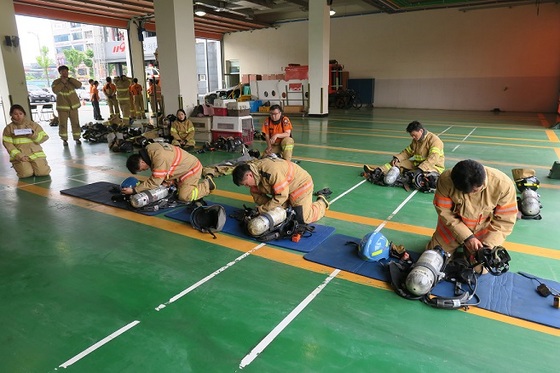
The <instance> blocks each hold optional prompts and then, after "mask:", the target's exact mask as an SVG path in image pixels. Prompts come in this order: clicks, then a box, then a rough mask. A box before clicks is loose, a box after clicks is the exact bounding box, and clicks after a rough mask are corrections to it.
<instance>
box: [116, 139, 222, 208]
mask: <svg viewBox="0 0 560 373" xmlns="http://www.w3.org/2000/svg"><path fill="white" fill-rule="evenodd" d="M126 167H127V168H128V170H129V171H130V172H131V173H133V174H136V173H137V172H141V171H146V170H149V169H151V170H152V175H151V176H150V177H149V178H148V179H147V180H145V181H143V182H141V183H140V184H138V185H137V186H136V187H134V188H123V189H122V193H123V194H135V193H139V192H142V191H145V190H150V189H154V188H157V187H159V186H160V185H170V184H175V185H176V186H177V191H178V194H179V200H181V201H185V202H193V201H197V200H199V199H201V198H203V197H205V196H207V195H208V194H210V193H211V192H212V190H214V189H216V184H215V183H214V181H213V180H212V178H211V177H209V176H207V177H206V178H205V180H202V181H200V176H201V175H202V164H201V163H200V161H199V160H198V158H196V157H195V156H194V155H192V154H189V153H187V152H186V151H184V150H183V149H181V148H179V147H177V146H173V145H170V144H166V143H153V144H149V145H148V146H146V147H145V148H143V149H141V150H140V151H139V152H138V153H137V154H133V155H131V156H130V157H128V160H127V162H126Z"/></svg>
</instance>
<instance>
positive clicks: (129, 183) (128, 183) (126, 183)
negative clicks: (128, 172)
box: [121, 176, 140, 189]
mask: <svg viewBox="0 0 560 373" xmlns="http://www.w3.org/2000/svg"><path fill="white" fill-rule="evenodd" d="M138 184H140V181H138V179H137V178H135V177H134V176H130V177H127V178H126V179H124V180H123V181H122V183H121V189H124V188H135V187H136V186H137V185H138Z"/></svg>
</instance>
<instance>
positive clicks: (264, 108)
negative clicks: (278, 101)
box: [259, 106, 270, 113]
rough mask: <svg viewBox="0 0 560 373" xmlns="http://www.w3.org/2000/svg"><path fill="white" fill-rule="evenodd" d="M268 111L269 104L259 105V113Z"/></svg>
mask: <svg viewBox="0 0 560 373" xmlns="http://www.w3.org/2000/svg"><path fill="white" fill-rule="evenodd" d="M269 111H270V106H259V113H268V112H269Z"/></svg>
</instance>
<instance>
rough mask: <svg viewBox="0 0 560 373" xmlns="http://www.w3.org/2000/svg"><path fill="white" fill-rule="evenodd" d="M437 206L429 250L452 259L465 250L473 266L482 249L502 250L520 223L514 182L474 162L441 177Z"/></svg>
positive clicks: (459, 164)
mask: <svg viewBox="0 0 560 373" xmlns="http://www.w3.org/2000/svg"><path fill="white" fill-rule="evenodd" d="M434 206H435V209H436V212H437V215H438V222H437V227H436V231H435V232H434V234H433V236H432V239H431V240H430V242H429V243H428V245H427V246H426V249H433V248H435V247H436V246H439V247H441V248H442V249H443V250H444V251H445V252H447V253H449V254H451V255H452V256H453V255H454V254H455V252H456V251H457V249H459V248H461V247H462V248H463V250H464V254H465V256H466V259H467V260H468V261H469V262H470V263H471V264H472V263H475V262H476V261H477V259H476V258H477V255H478V254H479V253H478V251H480V250H482V249H483V248H490V249H493V248H495V247H501V246H502V245H503V243H504V241H505V239H506V238H507V236H509V234H510V233H511V232H512V231H513V227H514V225H515V222H516V220H517V201H516V193H515V186H514V184H513V182H512V180H511V179H510V178H509V177H508V176H507V175H506V174H504V173H503V172H501V171H499V170H497V169H494V168H491V167H485V166H483V165H482V164H480V163H478V162H476V161H473V160H471V159H467V160H464V161H460V162H459V163H457V164H456V165H455V166H454V167H453V168H452V169H451V170H447V171H445V172H444V173H442V174H441V176H440V178H439V180H438V184H437V189H436V191H435V195H434ZM477 271H481V268H477Z"/></svg>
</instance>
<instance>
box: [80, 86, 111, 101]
mask: <svg viewBox="0 0 560 373" xmlns="http://www.w3.org/2000/svg"><path fill="white" fill-rule="evenodd" d="M97 90H98V91H99V101H105V100H106V99H107V98H106V97H105V93H103V86H102V85H101V84H100V85H99V86H98V87H97ZM76 93H77V94H78V97H79V98H80V100H84V101H90V100H91V95H90V94H89V84H84V85H82V86H81V87H80V88H78V89H76Z"/></svg>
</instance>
